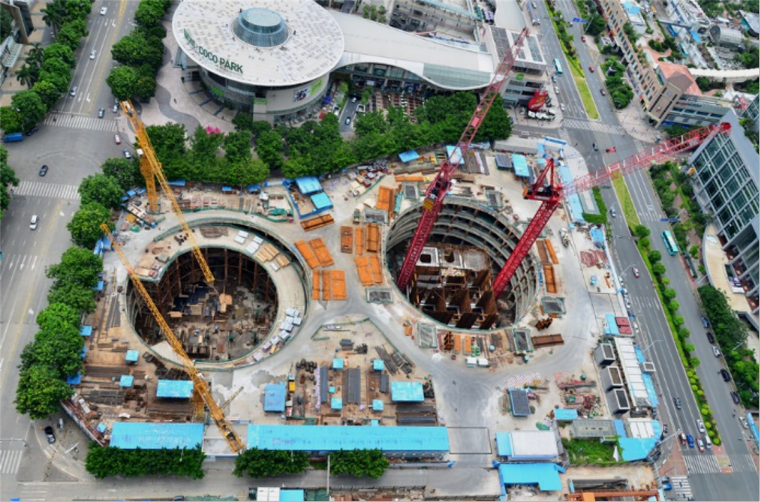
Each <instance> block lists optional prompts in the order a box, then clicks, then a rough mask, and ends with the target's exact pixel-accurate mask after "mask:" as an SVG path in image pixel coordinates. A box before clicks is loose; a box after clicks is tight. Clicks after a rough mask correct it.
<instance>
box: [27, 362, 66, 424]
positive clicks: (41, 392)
mask: <svg viewBox="0 0 760 502" xmlns="http://www.w3.org/2000/svg"><path fill="white" fill-rule="evenodd" d="M73 394H74V391H73V390H71V387H69V386H68V385H67V384H66V382H64V381H63V380H61V379H60V378H58V376H57V375H56V373H55V371H54V370H53V369H52V368H49V367H48V366H43V365H35V366H31V367H29V368H28V369H26V370H25V371H22V372H21V373H20V374H19V382H18V387H17V388H16V401H15V403H16V411H17V412H18V413H21V414H28V415H29V417H30V418H32V419H33V420H42V419H46V418H47V417H49V416H50V415H52V414H53V413H56V412H57V411H58V410H59V406H60V402H61V401H62V400H63V399H68V398H69V397H71V396H72V395H73Z"/></svg>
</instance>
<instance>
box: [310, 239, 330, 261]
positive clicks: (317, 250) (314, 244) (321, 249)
mask: <svg viewBox="0 0 760 502" xmlns="http://www.w3.org/2000/svg"><path fill="white" fill-rule="evenodd" d="M309 246H311V249H313V250H314V254H316V255H317V259H318V260H319V264H320V265H321V266H323V267H329V266H331V265H335V260H333V257H332V255H331V254H330V251H328V250H327V246H326V245H325V241H324V240H322V238H321V237H318V238H316V239H312V240H310V241H309Z"/></svg>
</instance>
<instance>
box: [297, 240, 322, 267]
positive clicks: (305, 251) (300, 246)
mask: <svg viewBox="0 0 760 502" xmlns="http://www.w3.org/2000/svg"><path fill="white" fill-rule="evenodd" d="M296 249H297V250H298V252H299V253H301V256H303V259H304V260H306V263H308V265H309V266H310V267H311V268H317V267H318V266H319V260H318V259H317V257H316V255H315V254H314V251H312V250H311V248H310V247H309V245H308V244H306V241H298V242H296Z"/></svg>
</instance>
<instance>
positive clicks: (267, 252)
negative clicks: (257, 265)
mask: <svg viewBox="0 0 760 502" xmlns="http://www.w3.org/2000/svg"><path fill="white" fill-rule="evenodd" d="M278 254H280V252H279V251H277V248H276V247H274V246H273V245H271V244H269V243H267V244H264V245H263V246H261V248H260V249H259V251H258V252H257V253H256V254H255V255H254V256H255V257H256V259H258V260H260V261H263V262H266V261H269V260H272V259H273V258H274V257H275V256H277V255H278Z"/></svg>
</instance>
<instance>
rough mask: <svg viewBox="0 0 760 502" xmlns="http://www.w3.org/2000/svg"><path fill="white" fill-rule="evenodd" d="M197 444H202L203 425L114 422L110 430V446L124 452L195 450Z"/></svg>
mask: <svg viewBox="0 0 760 502" xmlns="http://www.w3.org/2000/svg"><path fill="white" fill-rule="evenodd" d="M199 444H203V424H194V423H193V424H170V423H159V422H116V423H115V424H113V429H112V430H111V446H116V447H118V448H124V449H126V450H134V449H135V448H142V449H143V450H160V449H161V448H169V449H172V448H195V446H196V445H199Z"/></svg>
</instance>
